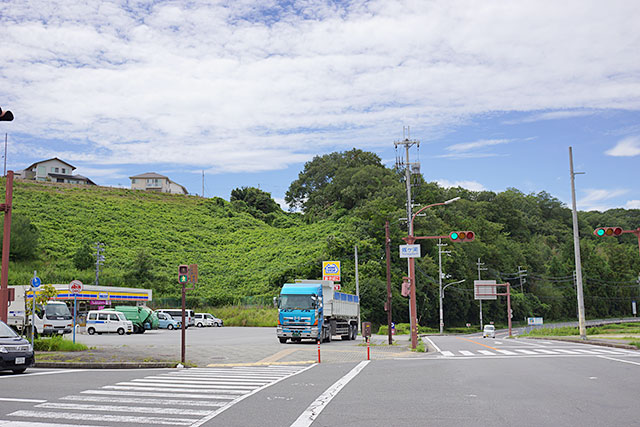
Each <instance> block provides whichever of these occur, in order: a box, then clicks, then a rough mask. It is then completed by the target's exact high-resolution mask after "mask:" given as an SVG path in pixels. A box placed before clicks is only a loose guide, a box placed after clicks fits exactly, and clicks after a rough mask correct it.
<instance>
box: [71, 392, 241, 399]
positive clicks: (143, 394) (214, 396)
mask: <svg viewBox="0 0 640 427" xmlns="http://www.w3.org/2000/svg"><path fill="white" fill-rule="evenodd" d="M190 391H192V390H190ZM80 393H82V394H94V395H101V396H138V397H171V398H176V397H179V398H182V399H187V398H188V399H209V400H221V399H229V400H233V399H235V398H236V397H238V396H237V395H233V394H231V395H229V394H219V395H217V394H196V393H189V392H187V393H184V394H176V390H171V393H153V392H148V391H121V390H85V391H81V392H80Z"/></svg>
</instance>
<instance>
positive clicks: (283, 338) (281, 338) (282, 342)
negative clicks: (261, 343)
mask: <svg viewBox="0 0 640 427" xmlns="http://www.w3.org/2000/svg"><path fill="white" fill-rule="evenodd" d="M278 339H279V340H280V344H284V343H286V342H287V339H286V338H285V337H279V338H278Z"/></svg>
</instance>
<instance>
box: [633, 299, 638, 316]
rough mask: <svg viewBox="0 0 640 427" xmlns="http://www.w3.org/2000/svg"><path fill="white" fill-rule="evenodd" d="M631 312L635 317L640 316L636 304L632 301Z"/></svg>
mask: <svg viewBox="0 0 640 427" xmlns="http://www.w3.org/2000/svg"><path fill="white" fill-rule="evenodd" d="M631 311H632V313H633V315H634V316H635V315H636V314H638V313H637V312H636V302H635V301H631Z"/></svg>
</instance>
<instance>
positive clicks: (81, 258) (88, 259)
mask: <svg viewBox="0 0 640 427" xmlns="http://www.w3.org/2000/svg"><path fill="white" fill-rule="evenodd" d="M92 252H93V249H92V247H91V244H90V243H89V242H88V241H87V240H85V241H84V242H82V244H81V245H80V246H78V249H76V252H75V254H74V255H73V265H74V266H75V267H76V268H77V269H78V270H87V269H89V268H91V267H93V266H94V265H95V262H96V260H95V258H94V254H93V253H92Z"/></svg>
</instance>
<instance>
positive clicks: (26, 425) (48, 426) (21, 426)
mask: <svg viewBox="0 0 640 427" xmlns="http://www.w3.org/2000/svg"><path fill="white" fill-rule="evenodd" d="M0 427H101V426H98V425H85V424H52V423H34V422H32V421H9V420H0Z"/></svg>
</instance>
